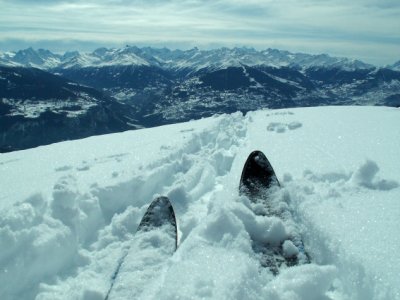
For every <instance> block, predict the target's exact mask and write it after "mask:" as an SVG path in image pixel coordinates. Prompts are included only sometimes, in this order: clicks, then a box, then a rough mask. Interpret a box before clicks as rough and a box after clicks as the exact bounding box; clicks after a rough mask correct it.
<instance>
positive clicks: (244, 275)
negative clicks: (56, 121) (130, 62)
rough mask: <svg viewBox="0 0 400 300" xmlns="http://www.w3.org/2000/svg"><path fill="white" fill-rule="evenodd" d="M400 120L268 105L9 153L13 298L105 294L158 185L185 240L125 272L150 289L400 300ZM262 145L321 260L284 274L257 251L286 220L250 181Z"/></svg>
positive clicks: (8, 273) (5, 230)
mask: <svg viewBox="0 0 400 300" xmlns="http://www.w3.org/2000/svg"><path fill="white" fill-rule="evenodd" d="M399 128H400V111H399V110H398V109H393V108H386V107H319V108H299V109H285V110H263V111H257V112H252V113H248V114H247V115H246V116H243V115H241V114H239V113H236V114H233V115H222V116H218V117H213V118H208V119H202V120H199V121H193V122H188V123H182V124H176V125H169V126H163V127H158V128H151V129H144V130H138V131H129V132H124V133H117V134H112V135H104V136H97V137H91V138H87V139H83V140H78V141H70V142H63V143H58V144H53V145H49V146H44V147H39V148H35V149H30V150H26V151H19V152H14V153H8V154H0V178H1V180H0V249H1V251H0V282H1V285H0V299H10V300H12V299H38V300H39V299H40V300H44V299H85V300H93V299H104V297H105V296H106V294H107V292H108V290H109V288H110V286H111V282H112V277H113V274H114V272H115V270H116V268H117V266H118V263H119V261H120V259H121V257H123V256H124V255H125V254H126V253H127V251H129V247H130V245H131V243H132V242H133V241H134V239H135V237H134V233H135V230H136V227H137V225H138V224H139V222H140V219H141V217H142V216H143V214H144V212H145V211H146V209H147V207H148V205H149V204H150V202H151V200H152V199H153V198H154V197H155V196H156V195H166V196H168V197H169V198H170V199H171V202H172V204H173V205H174V208H175V211H176V217H177V221H178V235H179V247H178V250H177V252H176V253H175V254H174V255H173V256H172V257H170V258H169V259H167V260H166V261H165V263H163V264H161V266H160V267H159V268H157V271H155V272H151V274H149V272H147V273H146V272H145V271H146V270H143V272H145V273H146V277H140V278H138V277H137V276H134V274H129V273H127V274H125V277H124V280H123V282H124V283H127V284H128V286H126V285H127V284H125V291H127V290H128V291H129V284H131V285H132V287H136V288H137V286H136V285H135V284H138V283H139V282H140V285H141V289H143V290H144V291H145V292H144V293H143V294H142V295H141V296H140V297H139V298H140V299H296V300H297V299H332V300H336V299H337V300H339V299H340V300H342V299H363V300H365V299H400V278H399V276H398V274H399V272H400V256H399V255H398V253H397V252H398V249H400V238H399V235H398V229H399V228H400V218H399V217H398V216H399V214H400V202H399V199H400V187H399V182H400V160H399V159H398V153H399V149H400V129H399ZM254 149H259V150H262V151H263V152H264V153H265V154H266V155H267V157H268V158H269V160H270V162H271V163H272V165H273V166H274V168H275V171H276V173H277V175H278V178H279V180H280V181H281V183H282V185H283V188H282V190H280V191H277V192H276V194H275V197H277V198H279V199H282V201H284V202H285V203H286V205H287V206H288V207H289V209H290V211H291V213H292V215H293V217H294V219H295V221H296V223H297V224H298V226H299V229H300V231H301V234H302V236H303V239H304V243H305V247H306V249H307V251H308V252H309V253H310V255H311V257H312V263H311V264H309V265H303V266H297V267H292V268H289V269H286V270H283V271H282V272H281V273H280V274H279V275H278V276H277V277H274V276H273V275H272V274H271V273H270V272H269V271H268V270H267V269H260V268H259V264H258V260H257V257H256V255H255V254H254V252H253V250H252V248H251V238H253V239H263V238H264V237H265V236H268V235H269V234H272V231H273V230H274V227H273V226H272V225H271V224H274V222H275V224H276V220H275V221H274V220H273V219H271V218H269V217H262V216H256V215H254V213H252V211H251V210H250V209H249V207H250V205H249V201H248V199H247V198H245V197H239V195H238V191H237V187H238V183H239V179H240V175H241V171H242V167H243V164H244V162H245V160H246V158H247V156H248V154H249V153H250V152H251V151H252V150H254ZM285 230H290V228H289V229H288V228H286V229H285ZM143 252H144V253H138V254H137V256H138V257H140V256H141V255H145V254H146V253H145V252H146V250H145V249H144V250H143ZM128 257H135V254H134V253H133V254H132V253H130V256H128ZM150 264H151V261H150V262H149V265H148V268H149V269H151V268H152V267H153V266H152V265H150ZM139 274H140V273H139ZM117 279H118V278H117ZM132 290H134V288H132ZM117 292H118V291H117ZM117 292H116V294H118V293H117Z"/></svg>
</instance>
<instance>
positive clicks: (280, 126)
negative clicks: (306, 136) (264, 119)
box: [267, 121, 303, 133]
mask: <svg viewBox="0 0 400 300" xmlns="http://www.w3.org/2000/svg"><path fill="white" fill-rule="evenodd" d="M302 126H303V124H302V123H300V122H297V121H294V122H291V123H288V124H287V123H280V122H271V123H269V124H268V126H267V130H268V131H275V132H276V133H284V132H285V131H286V130H296V129H298V128H300V127H302Z"/></svg>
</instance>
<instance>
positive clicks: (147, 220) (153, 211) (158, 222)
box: [137, 196, 178, 249]
mask: <svg viewBox="0 0 400 300" xmlns="http://www.w3.org/2000/svg"><path fill="white" fill-rule="evenodd" d="M164 225H170V226H171V227H172V228H173V232H174V237H175V241H176V242H175V249H176V248H177V237H178V231H177V225H176V218H175V212H174V208H173V207H172V204H171V202H170V201H169V199H168V197H164V196H161V197H157V198H156V199H154V200H153V202H152V203H151V204H150V206H149V208H148V209H147V211H146V213H145V214H144V216H143V218H142V220H141V221H140V224H139V226H138V228H137V231H149V230H153V229H156V228H157V227H161V226H164Z"/></svg>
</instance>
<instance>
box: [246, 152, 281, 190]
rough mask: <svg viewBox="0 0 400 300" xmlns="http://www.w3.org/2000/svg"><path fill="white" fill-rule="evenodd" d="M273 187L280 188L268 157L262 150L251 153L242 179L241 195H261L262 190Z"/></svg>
mask: <svg viewBox="0 0 400 300" xmlns="http://www.w3.org/2000/svg"><path fill="white" fill-rule="evenodd" d="M273 185H277V186H280V184H279V181H278V178H277V177H276V175H275V171H274V169H273V168H272V165H271V164H270V162H269V161H268V159H267V157H266V156H265V154H264V153H263V152H262V151H260V150H255V151H253V152H251V153H250V155H249V156H248V158H247V160H246V162H245V164H244V167H243V171H242V175H241V177H240V185H239V191H240V193H241V194H248V195H251V194H255V193H259V191H260V189H265V188H269V187H271V186H273Z"/></svg>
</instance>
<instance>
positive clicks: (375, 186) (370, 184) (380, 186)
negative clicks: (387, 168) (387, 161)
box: [352, 160, 399, 191]
mask: <svg viewBox="0 0 400 300" xmlns="http://www.w3.org/2000/svg"><path fill="white" fill-rule="evenodd" d="M378 172H379V167H378V164H377V163H376V162H374V161H372V160H367V161H366V162H365V163H364V164H363V165H362V166H361V167H360V168H359V169H358V170H357V171H356V172H355V173H354V174H353V176H352V181H353V182H354V183H355V184H356V185H359V186H363V187H366V188H369V189H372V190H382V191H387V190H391V189H394V188H397V187H399V183H398V182H397V181H394V180H386V179H379V178H377V176H376V174H377V173H378Z"/></svg>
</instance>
